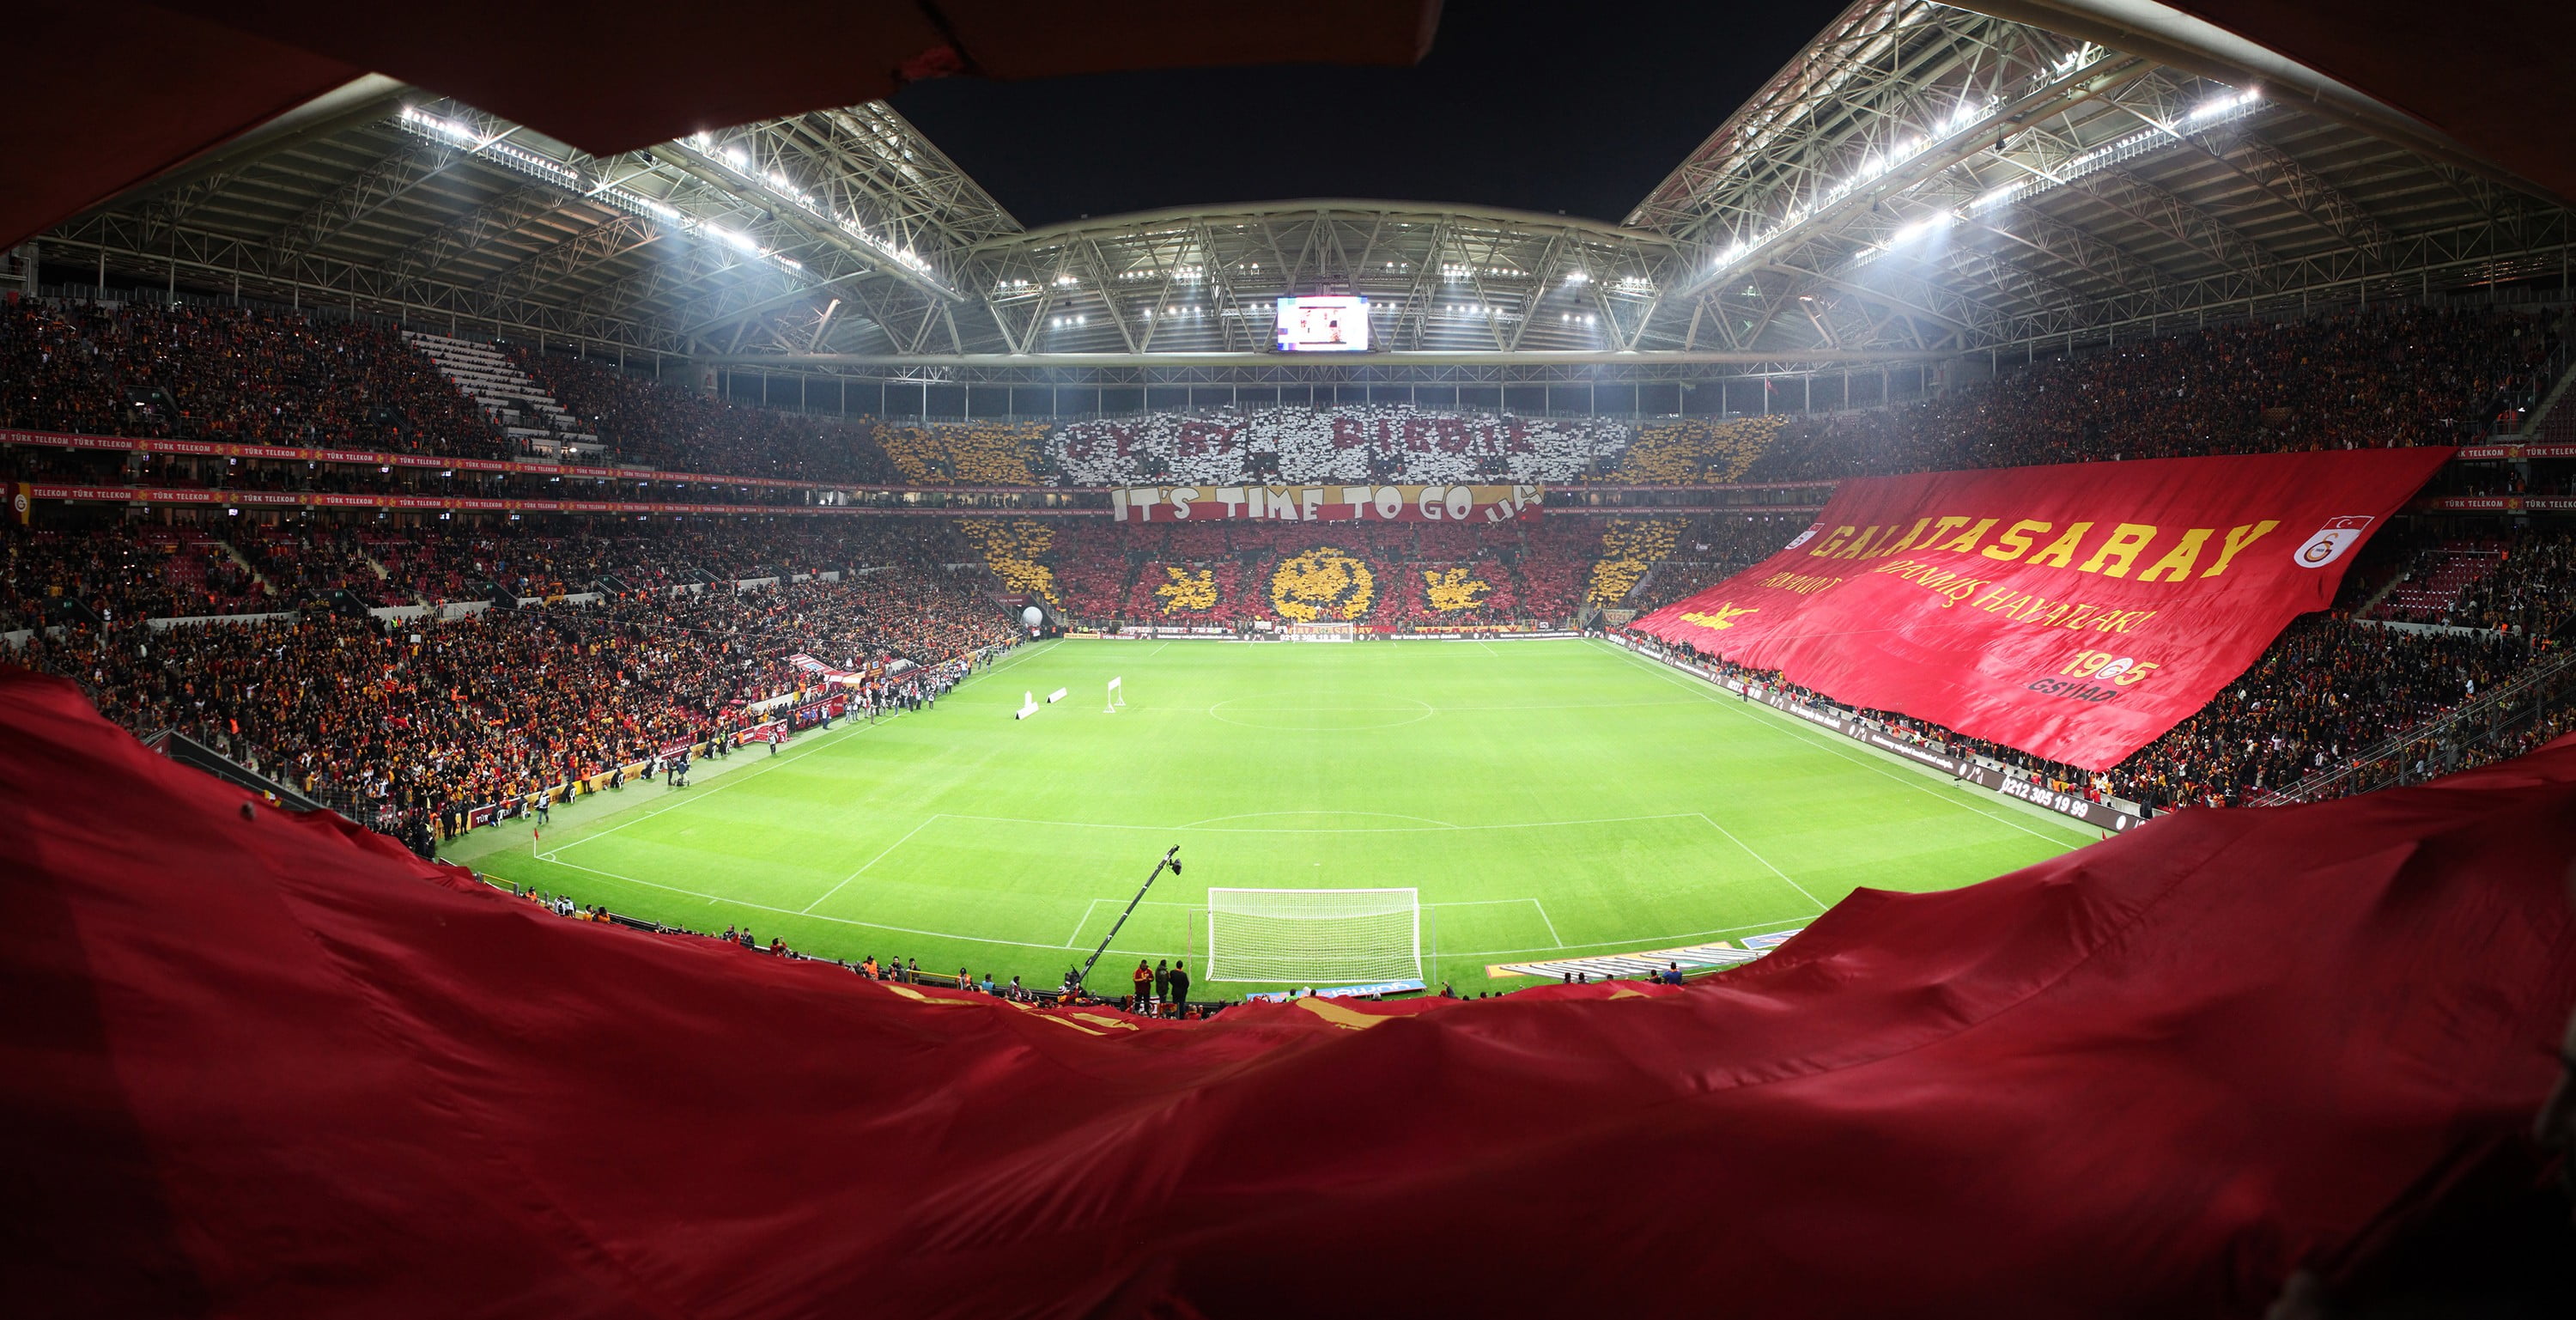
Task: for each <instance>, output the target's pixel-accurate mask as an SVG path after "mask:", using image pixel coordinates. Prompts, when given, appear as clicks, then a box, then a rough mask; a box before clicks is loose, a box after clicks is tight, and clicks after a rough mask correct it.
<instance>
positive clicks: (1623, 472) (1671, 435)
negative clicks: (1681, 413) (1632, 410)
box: [1604, 414, 1789, 486]
mask: <svg viewBox="0 0 2576 1320" xmlns="http://www.w3.org/2000/svg"><path fill="white" fill-rule="evenodd" d="M1788 421H1789V419H1788V417H1786V416H1785V415H1778V414H1775V415H1772V416H1768V417H1736V418H1730V419H1727V420H1725V421H1711V420H1707V419H1704V418H1697V417H1677V418H1670V419H1666V420H1663V421H1656V422H1648V423H1645V424H1643V425H1641V426H1639V427H1638V428H1637V439H1636V441H1635V443H1633V444H1631V445H1629V446H1628V450H1627V452H1626V453H1624V454H1622V455H1620V457H1619V465H1618V466H1617V467H1616V468H1614V469H1612V470H1611V472H1610V474H1609V475H1608V476H1607V477H1605V478H1604V480H1606V481H1609V482H1611V483H1613V484H1617V485H1635V486H1691V485H1725V484H1728V483H1731V482H1736V481H1742V480H1745V479H1746V478H1745V475H1744V474H1745V473H1746V472H1747V471H1749V470H1751V468H1752V467H1753V465H1754V464H1755V463H1758V462H1760V461H1761V459H1762V456H1763V455H1764V454H1765V453H1767V452H1769V450H1770V448H1771V442H1772V441H1773V440H1774V439H1776V438H1777V437H1778V436H1779V434H1780V430H1781V428H1782V427H1783V426H1786V425H1787V424H1788Z"/></svg>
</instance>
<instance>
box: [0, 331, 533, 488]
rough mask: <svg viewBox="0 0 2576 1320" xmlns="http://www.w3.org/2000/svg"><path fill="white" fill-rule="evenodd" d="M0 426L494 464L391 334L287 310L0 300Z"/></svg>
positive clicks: (468, 422) (475, 425) (468, 405)
mask: <svg viewBox="0 0 2576 1320" xmlns="http://www.w3.org/2000/svg"><path fill="white" fill-rule="evenodd" d="M0 426H7V427H20V428H24V429H27V430H36V431H63V432H73V433H78V434H84V435H111V436H134V437H146V438H154V439H191V440H208V441H218V442H225V443H236V444H272V445H298V446H313V445H332V446H347V447H352V448H361V449H373V450H384V451H393V452H407V453H421V454H439V455H448V456H470V457H479V458H499V457H503V456H505V455H506V453H507V452H508V450H507V446H506V445H505V444H504V443H503V439H502V436H501V433H500V431H499V430H498V429H497V428H496V427H494V425H493V424H492V422H491V421H490V420H489V419H488V418H486V417H484V416H483V414H482V412H481V411H480V410H479V409H478V408H477V407H476V406H475V404H474V402H473V400H471V399H468V398H466V397H465V396H464V395H463V394H461V393H459V392H458V391H457V390H456V388H455V387H454V386H453V385H451V384H450V383H449V382H448V381H447V379H446V378H445V377H443V376H441V375H439V374H438V371H437V369H436V368H434V367H432V366H431V365H430V362H429V360H428V359H427V358H424V357H422V356H421V355H420V354H418V353H415V352H413V351H412V350H411V348H410V347H409V346H408V345H406V344H404V342H403V340H402V336H401V334H400V333H399V332H397V331H395V330H393V329H390V328H386V327H382V326H375V325H358V324H351V323H343V322H326V321H320V320H312V319H308V318H306V317H304V316H301V315H298V314H295V313H291V312H277V311H253V310H249V309H244V308H233V307H207V306H194V305H187V304H178V305H172V306H168V307H151V306H142V305H129V306H126V307H123V308H120V309H114V310H111V309H109V308H106V307H102V306H97V305H93V304H86V303H57V302H52V301H47V300H43V299H16V300H12V301H9V302H6V303H0Z"/></svg>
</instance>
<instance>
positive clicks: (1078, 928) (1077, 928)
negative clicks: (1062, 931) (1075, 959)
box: [1064, 898, 1100, 949]
mask: <svg viewBox="0 0 2576 1320" xmlns="http://www.w3.org/2000/svg"><path fill="white" fill-rule="evenodd" d="M1098 906H1100V900H1099V899H1096V898H1095V899H1093V900H1091V901H1090V902H1088V903H1085V904H1083V905H1082V920H1080V921H1077V922H1075V923H1073V933H1072V934H1071V935H1068V936H1066V937H1065V939H1064V947H1066V948H1068V949H1070V948H1072V947H1074V941H1075V940H1078V939H1081V938H1082V928H1083V927H1085V926H1088V925H1090V924H1091V910H1092V909H1093V908H1096V907H1098Z"/></svg>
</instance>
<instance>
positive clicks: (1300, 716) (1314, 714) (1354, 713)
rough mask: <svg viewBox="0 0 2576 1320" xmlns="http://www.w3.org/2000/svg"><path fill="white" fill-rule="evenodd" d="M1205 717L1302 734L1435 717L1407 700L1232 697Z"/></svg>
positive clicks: (1428, 709) (1418, 703) (1427, 706)
mask: <svg viewBox="0 0 2576 1320" xmlns="http://www.w3.org/2000/svg"><path fill="white" fill-rule="evenodd" d="M1207 713H1208V716H1209V718H1211V719H1214V720H1217V721H1218V722H1220V723H1224V724H1235V725H1241V726H1242V727H1244V728H1247V729H1285V730H1288V731H1290V732H1302V733H1341V732H1346V731H1349V730H1352V729H1392V728H1394V727H1396V726H1397V725H1400V724H1419V723H1421V722H1422V721H1424V720H1427V719H1430V718H1431V717H1432V716H1434V715H1437V714H1439V713H1440V712H1438V711H1437V710H1434V709H1432V706H1431V703H1430V702H1427V701H1416V700H1414V699H1413V698H1411V697H1375V698H1365V699H1362V700H1360V701H1357V702H1351V703H1345V704H1341V705H1332V706H1319V705H1314V704H1311V703H1305V704H1292V703H1287V702H1278V701H1273V700H1271V699H1269V698H1266V697H1235V698H1233V699H1231V700H1228V701H1220V702H1218V703H1216V704H1215V705H1213V706H1210V707H1208V712H1207Z"/></svg>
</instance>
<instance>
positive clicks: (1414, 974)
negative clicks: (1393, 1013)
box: [1199, 885, 1423, 984]
mask: <svg viewBox="0 0 2576 1320" xmlns="http://www.w3.org/2000/svg"><path fill="white" fill-rule="evenodd" d="M1226 894H1332V895H1356V894H1371V895H1396V894H1401V895H1404V896H1405V898H1404V908H1403V912H1402V915H1403V916H1404V917H1405V918H1406V920H1407V926H1408V929H1407V938H1408V950H1407V956H1408V957H1409V958H1410V960H1411V963H1412V968H1411V971H1410V972H1409V973H1408V974H1401V975H1387V974H1370V975H1368V976H1366V977H1361V978H1357V979H1366V980H1396V979H1411V980H1416V981H1419V980H1421V979H1422V919H1423V906H1422V891H1421V889H1420V888H1418V887H1416V886H1410V885H1385V886H1369V887H1365V888H1347V889H1336V888H1321V887H1303V888H1300V887H1294V886H1280V887H1276V888H1256V887H1251V886H1232V885H1215V886H1210V887H1209V889H1208V891H1207V905H1206V906H1205V907H1204V908H1202V909H1201V911H1202V913H1204V915H1205V919H1206V922H1207V939H1206V942H1205V944H1204V945H1203V946H1202V947H1201V949H1200V951H1199V957H1200V963H1199V965H1200V966H1201V967H1202V968H1204V969H1205V970H1206V972H1207V979H1208V981H1209V982H1210V983H1215V982H1218V981H1225V982H1231V983H1236V984H1244V983H1275V982H1281V981H1311V980H1330V979H1334V978H1331V977H1322V976H1315V975H1312V974H1306V973H1300V974H1298V975H1295V976H1225V975H1222V974H1220V973H1221V970H1222V968H1223V965H1224V964H1223V963H1222V962H1221V961H1220V959H1221V957H1222V954H1221V952H1220V949H1219V945H1218V933H1217V932H1218V927H1219V922H1218V920H1217V919H1218V917H1219V916H1221V915H1226V913H1225V911H1224V909H1223V907H1222V906H1221V904H1222V899H1221V897H1220V896H1222V895H1226ZM1233 915H1238V916H1245V917H1251V916H1255V915H1257V914H1254V913H1250V912H1236V913H1234V914H1233ZM1371 915H1383V916H1393V915H1396V914H1395V913H1392V912H1389V913H1379V914H1371ZM1268 919H1270V920H1308V921H1328V920H1332V919H1333V917H1332V916H1331V915H1329V914H1324V915H1318V916H1314V917H1304V918H1297V917H1271V918H1268ZM1344 919H1345V920H1357V919H1361V918H1359V917H1348V918H1344Z"/></svg>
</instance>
